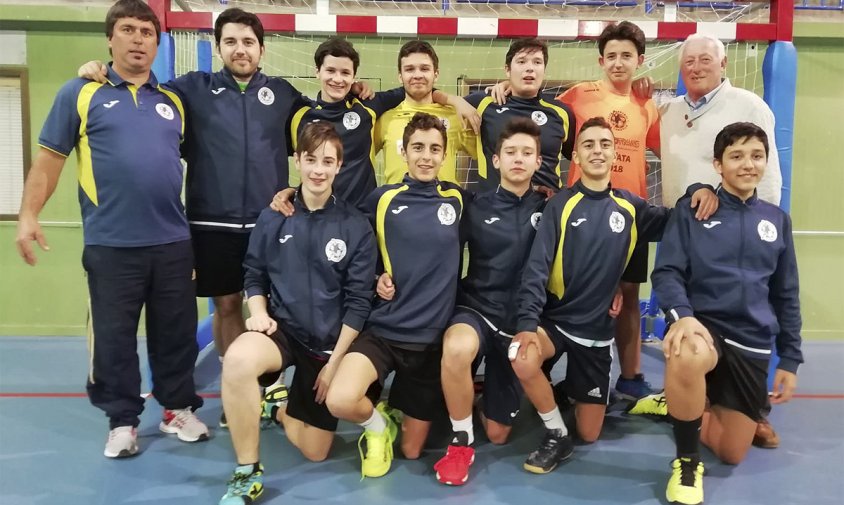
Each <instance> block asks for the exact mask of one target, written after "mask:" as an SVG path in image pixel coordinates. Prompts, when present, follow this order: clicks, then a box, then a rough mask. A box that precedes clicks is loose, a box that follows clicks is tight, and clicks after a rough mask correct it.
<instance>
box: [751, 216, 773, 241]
mask: <svg viewBox="0 0 844 505" xmlns="http://www.w3.org/2000/svg"><path fill="white" fill-rule="evenodd" d="M756 231H757V232H759V238H761V239H762V240H764V241H765V242H773V241H774V240H776V239H777V227H776V226H774V223H772V222H770V221H768V220H767V219H763V220H761V221H759V224H758V225H757V226H756Z"/></svg>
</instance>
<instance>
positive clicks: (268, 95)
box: [258, 86, 275, 105]
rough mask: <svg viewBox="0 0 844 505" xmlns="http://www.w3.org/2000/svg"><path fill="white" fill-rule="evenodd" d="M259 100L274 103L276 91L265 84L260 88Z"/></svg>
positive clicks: (266, 103) (267, 103)
mask: <svg viewBox="0 0 844 505" xmlns="http://www.w3.org/2000/svg"><path fill="white" fill-rule="evenodd" d="M258 101H259V102H261V103H262V104H264V105H272V104H273V102H275V93H273V90H271V89H270V88H268V87H266V86H264V87H263V88H261V89H259V90H258Z"/></svg>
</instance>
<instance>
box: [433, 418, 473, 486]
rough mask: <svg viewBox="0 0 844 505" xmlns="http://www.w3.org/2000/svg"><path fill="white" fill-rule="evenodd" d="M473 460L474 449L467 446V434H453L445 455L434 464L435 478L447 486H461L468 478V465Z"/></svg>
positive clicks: (470, 464) (462, 432)
mask: <svg viewBox="0 0 844 505" xmlns="http://www.w3.org/2000/svg"><path fill="white" fill-rule="evenodd" d="M474 462H475V449H473V448H472V447H470V446H469V434H468V433H466V432H465V431H461V432H457V433H455V434H454V438H453V439H452V443H451V444H449V446H448V449H447V450H446V453H445V456H443V457H442V459H440V460H439V461H437V463H436V464H435V465H434V471H435V472H437V480H438V481H440V482H442V483H443V484H448V485H449V486H461V485H463V484H465V483H466V481H467V480H469V467H470V466H472V463H474Z"/></svg>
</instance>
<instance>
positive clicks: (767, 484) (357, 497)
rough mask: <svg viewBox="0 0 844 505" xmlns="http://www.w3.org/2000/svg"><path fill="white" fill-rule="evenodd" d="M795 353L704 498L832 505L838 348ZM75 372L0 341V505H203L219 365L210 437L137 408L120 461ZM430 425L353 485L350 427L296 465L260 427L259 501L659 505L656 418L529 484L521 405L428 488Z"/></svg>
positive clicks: (217, 434)
mask: <svg viewBox="0 0 844 505" xmlns="http://www.w3.org/2000/svg"><path fill="white" fill-rule="evenodd" d="M804 352H805V355H806V363H807V364H806V365H805V366H804V367H802V368H801V370H800V384H799V390H798V392H799V397H798V398H795V399H794V400H793V401H792V402H791V403H789V404H787V405H783V406H775V407H774V410H773V413H772V414H771V416H770V419H771V422H772V423H773V425H774V426H775V427H776V429H777V431H778V432H779V434H780V436H781V439H782V442H781V445H780V447H779V448H778V449H775V450H763V449H756V448H752V449H751V451H750V453H749V454H748V457H747V459H746V460H745V462H744V463H742V464H741V465H740V466H738V467H731V466H728V465H723V464H720V463H718V462H717V461H715V460H714V458H713V457H712V456H711V454H708V453H706V455H705V457H704V458H705V462H706V464H707V476H706V478H705V481H704V482H705V492H706V502H707V503H709V504H713V503H717V504H729V505H733V504H736V505H738V504H766V505H769V504H777V505H779V504H788V505H798V504H812V505H821V504H836V505H838V504H841V503H844V478H842V477H844V475H843V474H842V468H844V422H842V419H844V369H842V364H844V343H838V342H807V343H805V344H804ZM143 354H144V353H142V355H143ZM86 364H87V354H86V350H85V340H84V339H82V338H70V337H68V338H14V337H8V338H0V503H3V504H7V503H8V504H14V505H29V504H50V505H52V504H63V505H76V504H79V505H94V504H122V503H126V504H144V503H156V504H159V503H165V504H166V503H179V504H211V505H213V504H216V503H217V501H218V500H219V498H220V496H221V495H222V494H223V492H224V490H225V481H226V480H227V479H228V478H229V476H230V473H231V471H232V468H233V464H234V459H233V453H232V450H231V443H230V440H229V435H228V432H226V431H224V430H221V429H219V428H216V423H217V420H218V419H219V416H220V399H219V371H220V370H219V368H220V365H219V362H218V361H217V358H216V355H214V354H213V351H212V352H208V351H206V352H204V353H203V354H202V355H201V358H200V361H199V364H198V366H197V372H196V374H197V383H198V386H199V387H200V389H201V391H202V393H203V394H204V396H206V404H205V407H204V408H202V409H201V410H200V411H199V416H200V417H201V418H202V419H203V420H204V421H205V422H206V423H207V424H208V425H209V426H213V427H214V428H215V429H214V433H213V437H212V439H211V440H210V441H208V442H205V443H197V444H184V443H181V442H179V441H178V440H176V439H175V438H173V437H168V436H165V435H163V434H162V433H160V432H159V431H158V420H159V418H160V415H161V408H160V407H159V406H158V405H157V404H156V403H155V402H154V401H149V402H148V403H147V410H146V412H145V413H144V415H143V417H142V422H141V426H140V427H139V434H140V443H141V450H142V451H143V452H142V453H141V454H140V455H138V456H137V457H135V458H132V459H127V460H109V459H106V458H105V457H103V455H102V451H103V444H104V442H105V437H106V433H107V422H106V419H105V417H104V416H103V415H102V413H101V412H100V411H98V410H96V409H94V408H93V407H91V406H90V405H89V403H88V400H87V398H86V397H85V394H84V380H85V376H86ZM643 369H644V371H645V373H646V375H647V377H648V379H649V380H650V381H651V382H652V383H653V384H654V386H659V385H660V384H661V382H662V375H661V370H662V363H661V354H660V352H659V350H658V348H657V347H655V346H653V345H648V346H646V347H645V349H644V351H643ZM561 373H562V372H561V371H558V370H555V375H558V374H561ZM614 377H615V372H614ZM614 377H613V379H614ZM441 424H442V426H441V427H440V429H438V430H437V432H436V433H435V434H434V436H432V437H431V440H430V449H429V450H428V451H427V452H426V454H425V455H424V456H423V457H422V458H421V459H420V460H418V461H406V460H402V459H396V460H395V461H394V463H393V468H392V470H391V471H390V473H389V474H387V475H386V476H384V477H382V478H380V479H366V480H365V481H362V482H361V480H360V464H359V459H358V449H357V438H358V434H359V433H360V430H359V428H358V427H357V426H354V425H350V424H348V423H341V424H340V428H339V431H338V436H337V439H336V440H335V444H334V447H333V449H332V452H331V456H330V457H329V459H328V460H327V461H325V462H323V463H319V464H315V463H309V462H307V461H306V460H304V458H302V457H301V456H300V455H299V454H298V452H297V451H296V450H295V449H294V448H293V447H292V446H291V445H290V444H289V443H288V442H287V440H286V439H285V437H284V433H283V432H282V431H280V430H278V429H273V430H267V431H264V432H263V433H262V439H261V442H262V462H263V463H264V466H265V468H266V472H267V473H266V476H265V486H266V491H265V493H264V497H263V498H262V499H261V501H260V503H267V504H273V503H275V504H285V505H295V504H305V503H309V504H310V503H318V504H322V503H354V504H358V503H359V504H366V505H378V504H391V505H392V504H397V503H398V504H401V503H406V502H410V503H414V504H428V503H431V504H433V503H439V502H441V501H443V500H448V503H449V505H463V504H467V505H468V504H474V503H482V504H485V505H487V504H489V505H492V504H498V503H500V504H523V503H528V502H530V503H533V504H536V505H540V504H545V503H564V504H579V503H584V504H590V505H600V504H657V503H665V498H664V491H665V483H666V480H667V477H668V464H669V461H670V459H671V458H672V457H673V450H674V449H673V442H672V438H671V431H670V427H669V425H668V424H666V423H661V422H655V421H653V420H650V419H643V418H631V417H627V416H626V415H625V414H623V413H622V412H620V411H619V410H618V409H616V410H615V411H613V412H611V413H610V414H609V416H608V418H607V421H606V423H605V425H604V432H603V434H602V436H601V439H600V440H599V441H598V442H597V443H596V444H593V445H591V446H579V447H577V448H576V452H575V457H574V458H573V459H572V460H571V461H570V462H569V463H567V464H565V465H564V466H562V467H560V468H558V469H557V470H555V471H554V472H552V473H551V474H548V475H533V474H529V473H527V472H525V471H523V470H522V467H521V465H522V462H523V461H524V459H525V456H526V455H527V453H528V452H529V451H530V450H532V449H533V448H534V447H535V446H536V445H537V443H538V442H539V438H540V436H541V431H540V430H539V426H540V423H539V419H538V417H537V416H536V414H535V412H534V411H532V409H530V408H528V407H526V408H525V409H524V410H523V411H522V414H520V416H519V418H518V420H517V422H516V425H515V429H514V433H513V437H512V440H511V443H510V444H509V445H507V446H503V447H495V446H492V445H491V444H489V443H487V442H485V441H484V440H480V441H479V443H477V444H476V447H477V449H478V453H477V457H476V460H475V464H474V466H473V467H472V472H471V477H470V480H469V482H468V484H467V485H465V486H462V487H447V486H443V485H441V484H439V483H437V482H436V480H435V479H434V475H433V471H432V468H431V467H432V465H433V464H434V463H435V462H436V461H437V459H438V458H439V457H440V456H441V455H442V453H443V448H444V446H445V443H446V437H447V435H446V433H447V431H448V427H447V426H446V425H445V424H444V423H441ZM476 433H481V431H480V430H477V429H476ZM480 437H481V438H482V435H481V436H480Z"/></svg>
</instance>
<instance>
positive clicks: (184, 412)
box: [173, 407, 198, 426]
mask: <svg viewBox="0 0 844 505" xmlns="http://www.w3.org/2000/svg"><path fill="white" fill-rule="evenodd" d="M173 412H175V413H176V415H175V416H174V417H173V419H174V420H175V421H176V423H177V424H179V425H180V426H187V425H190V424H194V423H195V422H196V421H198V419H197V418H196V414H194V413H193V411H192V410H191V408H190V407H188V408H186V409H181V410H174V411H173Z"/></svg>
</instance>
